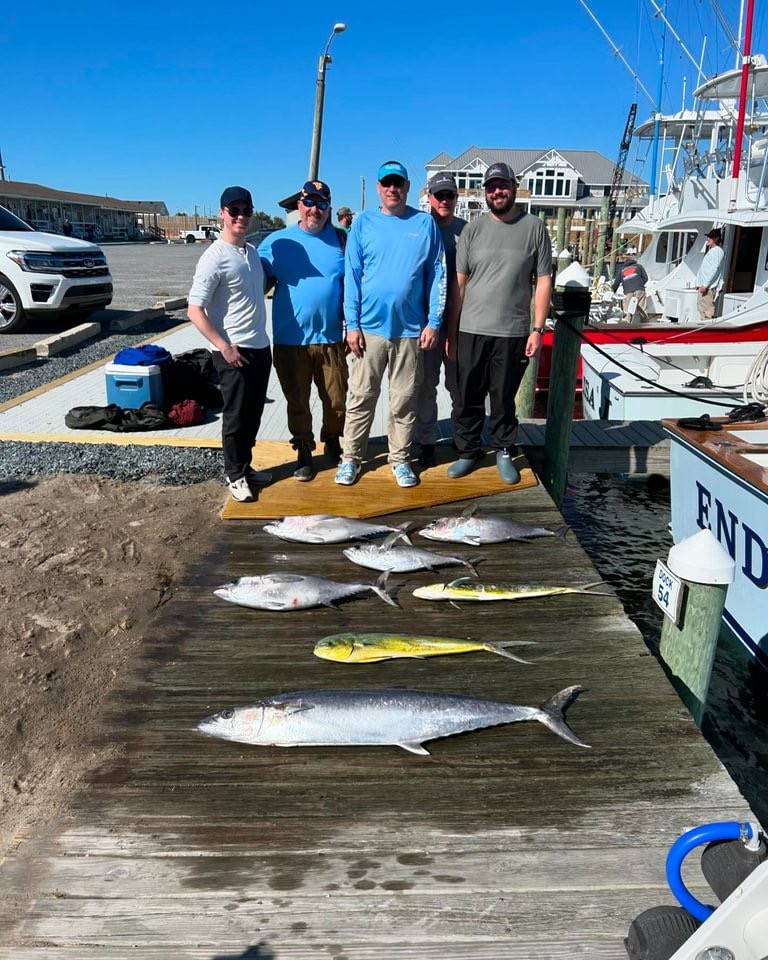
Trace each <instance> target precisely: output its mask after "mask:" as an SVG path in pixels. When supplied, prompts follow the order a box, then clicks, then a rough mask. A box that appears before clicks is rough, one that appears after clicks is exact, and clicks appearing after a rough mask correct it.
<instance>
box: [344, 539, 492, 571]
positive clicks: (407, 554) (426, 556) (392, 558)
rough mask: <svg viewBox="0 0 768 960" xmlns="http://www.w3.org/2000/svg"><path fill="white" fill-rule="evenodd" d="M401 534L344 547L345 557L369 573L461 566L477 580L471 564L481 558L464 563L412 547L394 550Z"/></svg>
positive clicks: (462, 560) (458, 559)
mask: <svg viewBox="0 0 768 960" xmlns="http://www.w3.org/2000/svg"><path fill="white" fill-rule="evenodd" d="M401 536H402V534H401V533H399V532H398V533H391V534H390V535H389V536H388V537H387V538H386V540H384V541H383V542H382V543H380V544H379V543H361V544H359V545H358V546H354V547H347V549H346V550H343V551H342V552H343V554H344V556H345V557H346V558H347V559H348V560H351V561H352V563H357V564H359V565H360V566H361V567H368V568H369V569H371V570H389V571H391V572H392V573H411V572H412V571H413V570H437V569H438V568H439V567H455V566H459V565H461V566H464V567H466V568H467V569H468V570H471V571H472V573H473V574H474V575H475V576H477V571H476V570H475V567H474V564H475V563H477V562H478V560H479V559H480V558H475V560H474V561H472V560H464V559H462V558H461V557H449V556H446V555H445V554H442V553H435V552H434V551H432V550H423V549H422V548H421V547H414V546H394V544H395V541H396V540H399V539H400V538H401Z"/></svg>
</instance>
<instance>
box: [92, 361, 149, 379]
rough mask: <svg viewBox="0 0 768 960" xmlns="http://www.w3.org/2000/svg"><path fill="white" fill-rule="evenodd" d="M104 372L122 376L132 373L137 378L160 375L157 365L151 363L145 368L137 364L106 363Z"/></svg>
mask: <svg viewBox="0 0 768 960" xmlns="http://www.w3.org/2000/svg"><path fill="white" fill-rule="evenodd" d="M105 370H106V372H107V373H119V374H122V375H123V376H128V375H129V374H131V373H132V374H134V375H135V376H137V377H152V376H154V375H155V374H158V373H160V366H159V364H157V363H151V364H149V366H147V367H143V366H141V365H140V364H137V363H108V364H107V365H106V367H105Z"/></svg>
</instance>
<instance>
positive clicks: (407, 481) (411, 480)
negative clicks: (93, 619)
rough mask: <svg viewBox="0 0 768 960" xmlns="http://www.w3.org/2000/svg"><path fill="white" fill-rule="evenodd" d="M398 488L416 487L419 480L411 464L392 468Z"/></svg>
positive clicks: (398, 464) (395, 465)
mask: <svg viewBox="0 0 768 960" xmlns="http://www.w3.org/2000/svg"><path fill="white" fill-rule="evenodd" d="M392 473H394V475H395V480H397V485H398V487H415V486H416V485H417V484H418V482H419V478H418V477H417V476H416V474H415V473H414V472H413V470H412V469H411V465H410V463H396V464H394V465H393V467H392Z"/></svg>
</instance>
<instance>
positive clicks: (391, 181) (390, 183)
mask: <svg viewBox="0 0 768 960" xmlns="http://www.w3.org/2000/svg"><path fill="white" fill-rule="evenodd" d="M379 182H380V183H381V185H382V187H402V186H403V185H404V183H405V180H403V178H402V177H397V176H392V177H384V179H383V180H381V181H379Z"/></svg>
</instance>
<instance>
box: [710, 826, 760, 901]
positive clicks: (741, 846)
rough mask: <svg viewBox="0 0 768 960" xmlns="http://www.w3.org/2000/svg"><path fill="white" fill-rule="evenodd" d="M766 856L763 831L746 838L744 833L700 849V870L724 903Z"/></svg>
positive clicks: (713, 842) (716, 841) (715, 841)
mask: <svg viewBox="0 0 768 960" xmlns="http://www.w3.org/2000/svg"><path fill="white" fill-rule="evenodd" d="M765 860H768V847H766V844H765V838H764V837H763V836H762V834H760V833H756V835H755V836H754V837H753V838H752V840H749V841H746V842H745V840H744V837H743V836H742V837H740V838H739V839H738V840H714V841H712V843H708V844H707V846H706V847H705V848H704V850H703V851H702V853H701V872H702V873H703V874H704V879H705V880H706V881H707V883H708V884H709V885H710V887H711V888H712V892H713V893H714V894H715V896H716V897H717V899H718V900H719V901H720V902H721V903H722V902H723V901H724V900H727V899H728V897H730V895H731V894H732V893H733V891H734V890H735V889H736V888H737V887H740V886H741V885H742V883H744V881H745V880H746V879H747V877H748V876H749V875H750V873H752V871H753V870H754V869H756V868H757V867H759V866H760V864H761V863H763V862H764V861H765Z"/></svg>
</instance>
